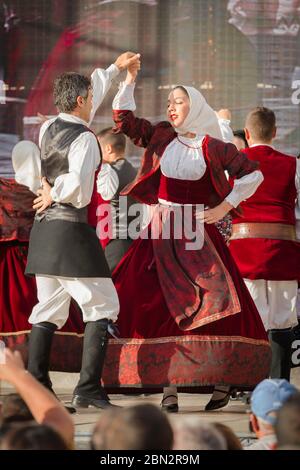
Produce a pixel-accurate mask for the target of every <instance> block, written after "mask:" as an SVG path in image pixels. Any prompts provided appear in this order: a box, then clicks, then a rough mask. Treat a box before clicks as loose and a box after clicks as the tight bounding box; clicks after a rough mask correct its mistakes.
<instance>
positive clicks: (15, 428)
mask: <svg viewBox="0 0 300 470" xmlns="http://www.w3.org/2000/svg"><path fill="white" fill-rule="evenodd" d="M0 450H68V447H67V445H66V443H65V442H64V440H63V438H62V437H61V436H60V435H59V434H58V433H57V432H56V431H54V429H52V428H50V427H49V426H45V425H41V424H37V423H32V424H25V423H24V424H23V425H21V424H20V423H18V424H15V425H11V426H10V427H9V428H8V429H7V432H5V433H4V435H2V436H1V440H0Z"/></svg>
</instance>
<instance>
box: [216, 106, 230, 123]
mask: <svg viewBox="0 0 300 470" xmlns="http://www.w3.org/2000/svg"><path fill="white" fill-rule="evenodd" d="M217 115H218V117H219V118H221V119H227V120H228V121H231V111H230V109H219V111H217Z"/></svg>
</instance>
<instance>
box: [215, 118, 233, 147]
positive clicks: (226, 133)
mask: <svg viewBox="0 0 300 470" xmlns="http://www.w3.org/2000/svg"><path fill="white" fill-rule="evenodd" d="M217 117H218V115H217ZM218 122H219V127H220V130H221V134H222V139H223V141H224V142H230V143H231V144H232V143H233V137H234V136H233V132H232V129H231V127H230V121H229V119H223V118H220V117H218Z"/></svg>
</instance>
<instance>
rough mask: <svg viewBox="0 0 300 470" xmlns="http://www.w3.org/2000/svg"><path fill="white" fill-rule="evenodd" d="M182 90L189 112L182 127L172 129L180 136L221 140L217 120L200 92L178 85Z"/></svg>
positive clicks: (190, 87)
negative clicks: (186, 135) (200, 136)
mask: <svg viewBox="0 0 300 470" xmlns="http://www.w3.org/2000/svg"><path fill="white" fill-rule="evenodd" d="M178 86H181V87H182V88H184V89H185V90H186V92H187V94H188V96H189V99H190V111H189V114H188V115H187V117H186V118H185V120H184V122H183V124H182V126H180V127H174V129H175V131H176V132H177V133H178V134H180V135H182V134H186V133H187V132H193V133H194V134H197V135H199V134H201V135H205V134H208V135H210V136H211V137H215V138H216V139H220V140H222V134H221V130H220V126H219V122H218V118H217V116H216V113H215V112H214V110H213V109H212V108H211V107H210V106H209V105H208V104H207V102H206V100H205V98H204V96H203V95H202V94H201V93H200V91H198V90H196V88H194V87H192V86H183V85H178Z"/></svg>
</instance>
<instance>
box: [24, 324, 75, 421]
mask: <svg viewBox="0 0 300 470" xmlns="http://www.w3.org/2000/svg"><path fill="white" fill-rule="evenodd" d="M56 329H57V327H56V325H55V324H54V323H50V322H46V321H44V322H41V323H37V324H35V325H33V326H32V329H31V332H30V335H29V345H28V365H27V369H28V371H29V372H30V373H31V374H32V375H33V376H34V377H35V378H36V379H37V380H38V381H39V382H40V383H41V384H43V385H44V386H45V387H46V388H48V389H49V390H50V392H52V393H53V395H55V397H56V398H57V400H58V397H57V396H56V394H55V392H54V390H53V388H52V383H51V380H50V377H49V366H50V354H51V345H52V339H53V335H54V332H55V331H56ZM65 408H66V410H67V411H68V412H69V413H71V414H73V413H76V410H75V408H73V407H72V406H65Z"/></svg>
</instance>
